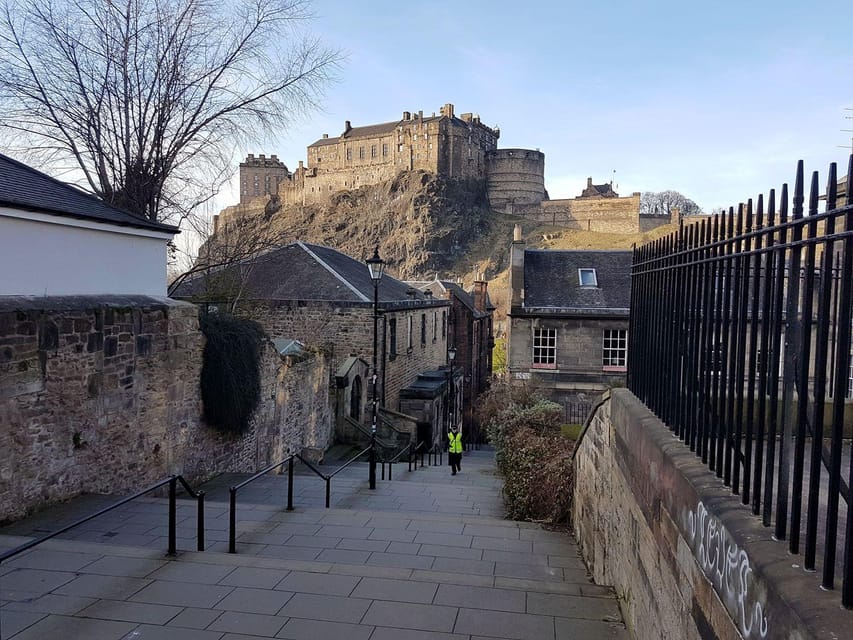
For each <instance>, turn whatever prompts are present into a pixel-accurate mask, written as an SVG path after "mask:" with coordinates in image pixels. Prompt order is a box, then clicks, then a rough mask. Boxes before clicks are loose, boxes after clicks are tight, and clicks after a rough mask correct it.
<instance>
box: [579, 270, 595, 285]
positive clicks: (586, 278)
mask: <svg viewBox="0 0 853 640" xmlns="http://www.w3.org/2000/svg"><path fill="white" fill-rule="evenodd" d="M578 278H579V279H580V283H581V286H582V287H597V286H598V278H597V277H596V275H595V269H578Z"/></svg>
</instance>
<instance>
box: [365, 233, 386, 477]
mask: <svg viewBox="0 0 853 640" xmlns="http://www.w3.org/2000/svg"><path fill="white" fill-rule="evenodd" d="M365 262H367V269H368V271H370V279H371V280H372V281H373V377H372V378H371V380H372V384H371V396H372V400H373V423H372V424H371V426H370V472H369V476H368V481H369V486H370V488H371V489H375V488H376V416H377V412H378V410H379V407H378V403H379V394H378V393H377V386H378V384H379V370H378V368H377V366H376V354H377V352H378V351H379V281H380V280H381V279H382V270H383V269H384V268H385V261H384V260H383V259H382V258H380V257H379V247H376V248H375V249H374V250H373V257H371V258H368V259H367V260H366V261H365Z"/></svg>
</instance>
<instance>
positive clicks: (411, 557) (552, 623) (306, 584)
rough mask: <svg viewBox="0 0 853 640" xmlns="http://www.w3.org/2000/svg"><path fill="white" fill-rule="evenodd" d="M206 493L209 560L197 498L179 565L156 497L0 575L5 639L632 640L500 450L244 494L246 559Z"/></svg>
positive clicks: (56, 515)
mask: <svg viewBox="0 0 853 640" xmlns="http://www.w3.org/2000/svg"><path fill="white" fill-rule="evenodd" d="M243 477H245V476H237V475H230V476H223V477H220V478H217V479H216V480H215V481H212V482H210V483H208V485H206V486H205V487H204V488H205V489H206V490H207V491H208V503H207V506H206V511H205V512H206V520H207V522H206V537H207V551H206V552H204V553H200V552H195V551H192V550H193V549H195V545H196V542H195V503H194V502H190V501H181V503H180V505H179V508H178V527H179V530H178V536H179V537H178V548H179V550H180V551H179V554H178V556H177V557H176V558H169V557H166V556H165V554H164V551H165V549H166V538H165V536H166V526H165V525H166V505H165V502H164V501H163V500H161V499H157V498H146V499H142V500H138V501H134V502H132V503H130V504H128V505H125V506H124V507H122V508H121V509H120V510H117V511H114V512H111V513H110V514H107V515H105V516H102V517H101V518H98V519H96V520H94V521H92V522H90V523H87V524H86V525H83V526H82V527H80V528H79V529H75V530H72V531H71V532H69V533H68V534H67V536H66V537H64V538H62V539H56V540H53V541H50V542H47V543H45V544H44V545H42V546H40V547H38V548H36V549H34V550H32V551H30V552H28V553H27V554H25V555H22V556H18V557H16V558H14V559H13V560H10V561H8V562H7V563H4V564H3V565H0V638H2V639H3V640H31V639H38V640H42V639H46V638H62V639H78V638H79V639H80V640H137V639H139V640H154V639H157V640H173V639H174V640H258V638H290V639H293V640H308V639H314V640H317V639H326V638H328V639H341V640H349V639H352V640H391V639H394V640H486V639H487V638H513V639H518V640H527V639H530V640H562V639H568V638H584V639H589V640H598V639H604V638H618V639H627V638H628V635H627V633H626V631H625V629H624V626H623V625H622V624H621V616H620V613H619V609H618V606H617V603H616V600H615V598H614V597H613V595H612V593H611V591H610V590H609V589H608V588H606V587H602V586H598V585H595V584H592V582H591V581H590V579H589V578H588V576H587V573H586V570H585V568H584V566H583V563H582V562H581V560H580V558H579V557H578V553H577V548H576V546H575V544H574V541H573V540H572V539H571V537H570V536H569V535H568V534H565V533H560V532H552V531H545V530H543V529H542V528H541V527H539V526H538V525H535V524H531V523H519V522H511V521H506V520H504V519H503V518H502V507H501V500H500V486H501V481H500V479H499V478H498V477H496V476H495V471H494V464H493V454H492V453H491V452H489V451H478V452H471V453H469V454H467V455H466V456H465V458H464V460H463V469H462V473H461V474H459V475H457V476H455V477H451V475H450V472H449V469H448V467H447V466H443V467H425V468H421V469H418V470H417V471H415V472H412V473H409V472H408V471H406V466H405V465H398V466H396V467H395V470H394V481H393V482H387V481H385V482H383V481H382V480H379V481H378V486H377V489H376V490H375V491H370V490H368V489H367V482H366V478H367V465H366V464H362V463H359V464H356V465H353V467H351V468H349V469H347V470H345V471H344V472H343V473H341V474H340V475H338V476H336V477H335V479H334V480H333V485H332V487H333V491H332V507H333V508H331V509H324V508H323V506H322V505H323V504H324V501H325V484H324V482H323V481H322V480H321V479H319V478H317V477H315V476H309V475H303V474H301V473H300V474H299V475H297V477H296V480H295V483H294V487H295V490H294V505H295V507H296V508H295V510H294V511H292V512H288V511H285V510H284V509H283V507H284V505H285V504H286V495H287V494H286V486H287V485H286V481H287V477H286V476H276V475H270V476H265V477H264V478H262V479H260V480H259V481H258V482H257V483H255V484H253V485H249V486H248V487H246V488H245V489H244V490H242V491H241V492H240V493H239V494H238V512H237V520H238V526H237V530H238V538H237V549H238V553H237V554H236V555H230V554H226V553H223V552H224V551H225V550H226V548H227V547H226V544H227V543H226V540H227V537H228V504H227V487H228V486H229V485H230V484H233V483H235V482H236V481H238V480H239V479H242V478H243ZM108 501H109V499H107V498H103V497H100V496H85V497H81V498H79V499H77V500H73V501H71V502H70V503H68V504H66V505H63V506H61V507H58V508H56V509H52V510H50V511H49V512H47V513H44V514H42V515H40V516H38V517H33V518H30V519H28V520H25V521H22V522H19V523H16V524H14V525H11V526H9V527H5V528H3V529H0V534H5V535H0V548H3V549H8V548H11V547H12V546H15V545H16V544H19V543H20V542H21V541H23V540H24V538H22V537H20V536H26V535H38V534H39V533H42V532H44V531H46V530H50V529H51V528H55V527H57V526H58V525H59V524H60V523H61V522H67V521H72V520H73V519H75V518H77V517H80V516H83V515H85V514H87V513H89V512H91V510H92V509H93V508H95V507H97V506H101V505H102V504H104V503H105V502H108Z"/></svg>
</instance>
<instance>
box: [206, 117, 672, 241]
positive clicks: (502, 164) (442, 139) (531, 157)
mask: <svg viewBox="0 0 853 640" xmlns="http://www.w3.org/2000/svg"><path fill="white" fill-rule="evenodd" d="M499 137H500V130H499V129H498V128H497V127H494V128H493V127H489V126H487V125H485V124H483V123H482V122H481V120H480V117H479V116H478V115H476V114H473V113H463V114H461V115H460V116H458V117H457V116H456V113H455V107H454V106H453V105H452V104H449V103H448V104H445V105H444V106H443V107H442V108H441V109H440V111H439V113H438V115H436V114H435V113H432V114H431V115H424V112H423V111H418V112H411V111H404V112H403V114H402V117H401V118H400V120H394V121H391V122H384V123H380V124H371V125H365V126H356V127H354V126H352V123H351V122H350V121H349V120H347V121H346V122H344V127H343V131H342V132H341V133H340V134H339V135H337V136H330V135H329V134H323V135H322V137H321V138H320V139H319V140H317V141H316V142H314V143H312V144H311V145H309V146H308V149H307V163H305V162H303V161H301V160H300V161H299V167H298V168H297V169H296V170H295V171H294V172H293V173H292V174H289V173H288V172H287V168H286V167H284V165H283V164H281V163H278V161H277V159H276V156H272V158H273V159H276V163H277V164H275V163H273V162H272V161H271V160H269V159H265V158H264V156H263V155H261V156H260V157H259V158H255V157H254V156H253V155H249V156H248V157H247V158H246V161H245V162H243V163H241V164H240V204H238V205H235V206H232V207H228V208H226V209H225V210H224V211H223V212H222V213H221V214H220V216H219V218H222V219H221V220H220V219H218V218H217V219H216V220H215V224H217V225H219V224H223V223H226V224H227V223H228V222H230V221H231V219H232V218H234V217H239V216H240V215H242V214H243V213H245V212H246V211H248V210H249V209H251V208H258V207H263V206H264V205H266V203H267V202H268V201H269V200H270V198H275V196H276V195H277V196H278V197H277V199H276V204H278V203H279V202H280V203H282V204H290V205H306V204H317V203H322V202H325V201H327V200H328V199H329V197H330V196H332V195H333V194H335V193H336V192H340V191H348V190H353V189H357V188H359V187H363V186H366V185H374V184H378V183H380V182H383V181H389V180H393V179H394V178H395V177H396V176H397V175H399V174H400V173H401V172H403V171H412V170H422V171H427V172H430V173H433V174H436V175H440V176H444V177H447V178H462V179H470V180H478V181H482V183H483V185H484V187H485V191H486V195H487V197H488V200H489V204H490V206H491V208H492V209H494V210H496V211H501V212H503V213H508V214H513V215H519V216H522V217H524V218H527V219H530V220H536V221H537V222H542V223H546V224H552V225H555V226H562V227H567V228H572V229H586V230H591V231H600V232H610V233H615V232H618V233H637V232H640V231H647V230H649V229H652V228H655V227H657V226H660V225H663V224H668V223H670V222H678V220H671V219H670V218H669V217H667V216H646V218H647V219H645V220H644V219H642V218H641V216H640V194H639V193H634V194H632V195H631V196H629V197H627V198H620V197H619V196H618V194H617V193H615V192H614V191H613V187H612V185H610V184H603V185H593V184H592V178H590V179H589V180H588V181H587V188H586V189H584V191H583V193H582V194H581V196H580V197H578V198H569V199H560V200H551V199H550V198H549V196H548V191H547V190H546V188H545V154H544V153H542V152H541V151H540V150H539V149H536V150H533V149H518V148H513V149H498V148H497V143H498V138H499ZM273 165H275V166H276V167H277V166H278V165H281V166H280V167H278V168H277V169H273V168H272V167H273ZM273 170H275V171H279V173H275V174H273V173H271V172H272V171H273ZM275 183H278V191H275V189H274V188H273V185H274V184H275ZM259 198H260V199H259ZM249 205H251V207H249Z"/></svg>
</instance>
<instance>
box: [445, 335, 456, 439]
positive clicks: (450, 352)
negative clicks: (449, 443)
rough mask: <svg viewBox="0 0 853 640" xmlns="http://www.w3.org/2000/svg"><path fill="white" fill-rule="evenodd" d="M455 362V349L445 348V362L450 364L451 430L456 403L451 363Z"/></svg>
mask: <svg viewBox="0 0 853 640" xmlns="http://www.w3.org/2000/svg"><path fill="white" fill-rule="evenodd" d="M454 360H456V347H454V346H450V347H448V348H447V361H448V362H449V363H450V402H449V406H450V428H451V429H452V428H453V420H454V418H455V413H454V411H455V407H454V404H455V401H456V383H455V382H454V381H453V361H454Z"/></svg>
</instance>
